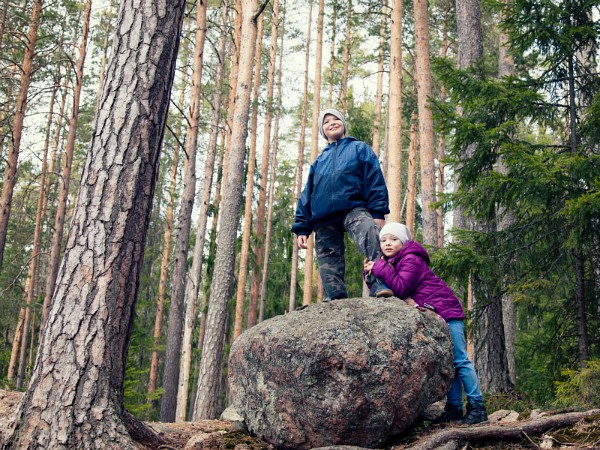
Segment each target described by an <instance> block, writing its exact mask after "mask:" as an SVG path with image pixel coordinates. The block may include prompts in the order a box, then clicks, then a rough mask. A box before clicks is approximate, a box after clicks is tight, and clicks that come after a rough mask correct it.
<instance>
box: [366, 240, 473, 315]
mask: <svg viewBox="0 0 600 450" xmlns="http://www.w3.org/2000/svg"><path fill="white" fill-rule="evenodd" d="M429 263H430V260H429V254H428V253H427V250H425V249H424V248H423V246H422V245H421V244H419V243H418V242H416V241H407V242H406V243H405V244H404V245H403V246H402V249H401V250H400V251H399V252H398V254H397V255H396V256H393V257H391V258H389V259H387V260H386V259H384V258H382V259H379V260H377V261H376V262H375V264H374V265H373V268H372V269H371V272H372V273H373V274H374V275H375V276H376V277H378V278H381V279H382V280H383V282H384V283H385V284H386V285H387V286H388V287H389V288H390V289H391V290H392V291H393V292H394V295H395V296H396V297H400V298H403V299H406V298H407V297H411V298H412V299H413V300H414V301H415V302H416V303H417V305H419V306H424V307H429V306H432V307H433V308H435V312H437V313H438V314H439V315H440V316H442V318H443V319H444V320H446V321H448V320H451V319H464V318H465V313H464V312H463V309H462V306H461V304H460V301H459V300H458V298H457V297H456V295H454V292H452V289H450V288H449V287H448V285H447V284H446V283H445V282H444V280H442V279H441V278H440V277H438V276H437V275H436V274H434V273H433V271H432V270H431V269H430V268H429ZM425 304H427V305H429V306H426V305H425Z"/></svg>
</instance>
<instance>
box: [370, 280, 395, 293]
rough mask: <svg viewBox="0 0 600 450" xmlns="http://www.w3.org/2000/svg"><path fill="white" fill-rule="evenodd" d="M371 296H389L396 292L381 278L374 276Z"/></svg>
mask: <svg viewBox="0 0 600 450" xmlns="http://www.w3.org/2000/svg"><path fill="white" fill-rule="evenodd" d="M369 296H370V297H378V298H387V297H393V296H394V293H393V292H392V290H391V289H390V288H389V287H387V286H386V284H385V283H384V282H383V280H381V278H377V277H373V283H372V284H371V289H370V290H369Z"/></svg>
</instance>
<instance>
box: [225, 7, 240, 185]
mask: <svg viewBox="0 0 600 450" xmlns="http://www.w3.org/2000/svg"><path fill="white" fill-rule="evenodd" d="M234 11H235V19H234V23H233V47H232V49H231V74H230V80H231V83H230V85H229V101H228V103H227V104H228V107H227V127H226V134H225V156H224V159H223V175H222V178H223V183H225V182H226V180H227V174H228V173H229V152H230V149H231V133H233V114H234V111H235V99H236V98H237V93H236V89H237V85H238V83H237V79H238V72H239V61H240V46H241V42H240V41H241V32H242V0H235V9H234Z"/></svg>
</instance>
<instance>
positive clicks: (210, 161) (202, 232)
mask: <svg viewBox="0 0 600 450" xmlns="http://www.w3.org/2000/svg"><path fill="white" fill-rule="evenodd" d="M227 11H228V8H227V7H226V6H225V7H223V8H222V12H223V14H222V17H223V29H225V27H226V26H227ZM226 39H227V34H226V33H224V32H223V33H221V36H220V37H219V55H220V58H219V63H218V64H217V70H216V74H215V80H216V84H217V86H222V85H223V81H224V80H223V69H224V64H225V43H226ZM220 112H221V90H220V89H215V90H214V93H213V101H212V118H211V125H210V130H211V131H210V138H209V142H208V148H207V154H206V162H205V167H204V182H203V185H202V191H201V193H199V195H201V197H200V198H199V199H198V200H199V201H198V204H199V205H200V207H199V211H198V224H197V226H196V243H195V244H194V253H193V262H192V267H191V268H190V271H189V274H188V276H187V282H186V287H185V303H186V305H188V304H190V302H192V303H193V304H195V305H197V304H198V293H199V292H200V282H201V274H202V267H203V264H202V260H203V257H204V243H205V241H206V225H207V222H208V210H209V206H210V196H211V188H212V182H213V178H214V172H215V159H216V154H217V137H218V135H219V121H220V117H221V115H220ZM196 309H197V308H196ZM205 309H206V296H205V295H202V301H201V304H200V310H199V318H200V327H199V328H200V332H199V335H200V336H199V338H198V348H199V349H200V350H201V349H202V339H203V337H204V323H205V318H206V315H205V314H204V311H205ZM196 312H197V311H194V316H195V315H196ZM187 314H188V311H187V310H186V324H187V323H188V322H187V320H188V319H187V318H188V316H187ZM191 325H192V326H186V327H185V328H184V333H183V342H182V344H181V346H182V350H181V351H182V356H181V367H180V369H179V390H178V392H177V411H176V413H175V414H176V420H177V421H181V420H185V415H186V414H185V409H183V408H187V403H188V397H189V389H188V385H189V378H190V371H191V363H192V355H193V351H192V347H193V332H194V328H193V327H194V325H195V323H194V321H192V324H191ZM186 380H187V381H186ZM196 389H197V386H195V387H194V389H193V390H192V401H191V402H190V403H191V404H192V405H190V408H189V411H190V415H191V414H192V413H191V412H192V411H194V407H193V403H194V402H195V399H196V395H195V393H196Z"/></svg>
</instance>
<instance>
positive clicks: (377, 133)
mask: <svg viewBox="0 0 600 450" xmlns="http://www.w3.org/2000/svg"><path fill="white" fill-rule="evenodd" d="M386 10H387V0H383V1H382V3H381V24H380V26H379V51H378V54H377V60H378V63H377V97H376V100H375V121H374V122H373V151H374V152H375V154H376V155H377V156H379V153H380V150H381V117H382V116H381V111H382V105H383V71H384V65H383V64H384V61H385V57H384V56H385V43H386V40H387V39H386V38H387V11H386Z"/></svg>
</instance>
